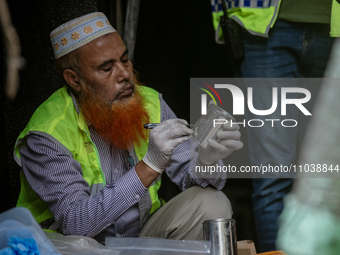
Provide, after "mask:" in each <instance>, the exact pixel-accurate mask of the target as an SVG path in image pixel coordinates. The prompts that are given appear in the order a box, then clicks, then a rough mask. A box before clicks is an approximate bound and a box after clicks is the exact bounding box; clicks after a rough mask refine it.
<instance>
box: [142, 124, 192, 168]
mask: <svg viewBox="0 0 340 255" xmlns="http://www.w3.org/2000/svg"><path fill="white" fill-rule="evenodd" d="M187 124H188V122H186V121H185V120H182V119H169V120H166V121H164V122H161V123H160V124H158V125H157V126H156V127H155V128H154V129H152V130H151V131H150V134H149V146H148V150H147V152H146V155H145V156H144V158H143V161H144V163H145V164H147V165H148V166H149V167H151V168H152V169H153V170H155V171H156V172H158V173H162V172H163V171H164V169H165V168H166V167H167V166H168V164H169V163H170V160H171V157H172V152H173V150H174V149H175V147H176V146H177V145H179V144H180V143H182V142H185V141H186V140H188V139H189V138H190V135H191V134H192V132H193V131H192V130H191V129H189V128H188V127H187Z"/></svg>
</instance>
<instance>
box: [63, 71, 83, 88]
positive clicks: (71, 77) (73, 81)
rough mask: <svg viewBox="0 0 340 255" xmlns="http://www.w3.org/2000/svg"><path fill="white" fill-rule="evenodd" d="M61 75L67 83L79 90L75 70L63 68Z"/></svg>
mask: <svg viewBox="0 0 340 255" xmlns="http://www.w3.org/2000/svg"><path fill="white" fill-rule="evenodd" d="M63 76H64V79H65V81H66V82H67V83H68V85H70V86H71V87H72V88H73V89H74V90H75V91H80V89H81V88H80V84H79V76H78V74H77V73H76V72H75V71H73V70H71V69H65V70H64V72H63Z"/></svg>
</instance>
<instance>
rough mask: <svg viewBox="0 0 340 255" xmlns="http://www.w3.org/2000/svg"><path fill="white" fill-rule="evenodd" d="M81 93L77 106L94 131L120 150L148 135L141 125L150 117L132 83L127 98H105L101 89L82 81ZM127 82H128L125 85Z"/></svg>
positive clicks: (136, 87)
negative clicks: (130, 91) (132, 87)
mask: <svg viewBox="0 0 340 255" xmlns="http://www.w3.org/2000/svg"><path fill="white" fill-rule="evenodd" d="M81 83H82V92H81V94H80V95H79V96H78V101H79V105H80V108H81V110H82V112H83V114H84V116H85V118H86V120H88V121H89V122H91V124H92V125H93V126H94V128H95V129H96V131H97V133H98V134H99V135H100V136H101V137H102V138H104V139H105V140H106V141H107V142H108V143H109V144H111V145H115V146H116V147H118V148H120V149H129V148H131V146H132V145H133V144H134V142H136V143H137V144H139V143H140V140H141V139H145V138H146V136H147V132H146V130H145V129H144V128H143V125H144V124H145V123H148V122H149V116H148V114H147V112H146V110H145V107H144V104H143V98H142V96H141V95H140V93H139V91H138V85H135V87H134V88H135V89H134V94H133V96H129V97H128V98H120V99H117V98H116V99H114V100H113V101H111V100H107V99H105V96H106V95H103V92H100V91H97V90H95V89H94V86H91V85H90V84H87V83H86V82H84V81H82V82H81ZM128 83H129V82H127V84H128Z"/></svg>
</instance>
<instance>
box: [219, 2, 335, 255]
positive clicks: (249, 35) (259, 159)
mask: <svg viewBox="0 0 340 255" xmlns="http://www.w3.org/2000/svg"><path fill="white" fill-rule="evenodd" d="M339 6H340V5H339V3H338V2H337V1H335V0H333V1H332V0H327V1H321V0H313V1H310V0H308V1H307V0H301V1H294V0H275V1H262V0H259V1H229V0H228V1H227V7H228V13H229V17H230V18H232V19H234V20H235V21H236V22H237V23H238V24H239V25H240V26H241V27H242V37H243V43H244V52H245V54H244V58H243V59H242V60H241V61H240V63H239V65H235V70H234V71H235V76H236V77H244V78H317V77H323V75H324V72H325V68H326V65H327V62H328V59H329V56H330V52H331V48H332V45H333V41H334V38H333V37H336V36H340V18H339V17H340V7H339ZM212 11H213V23H214V27H215V29H216V38H221V35H222V31H221V30H220V29H219V28H220V24H219V21H220V16H221V15H223V11H222V5H221V2H220V1H212ZM272 80H273V81H275V79H272ZM281 86H285V87H286V86H287V83H281V85H280V83H276V82H274V84H272V85H268V84H266V85H263V86H257V87H254V88H253V98H254V101H256V105H254V107H255V108H256V109H260V110H264V109H269V108H270V107H271V103H272V88H273V87H278V91H280V89H281ZM288 86H291V87H297V86H299V85H297V84H296V83H294V82H292V83H291V84H289V85H288ZM247 87H252V85H251V84H249V85H247V84H246V85H245V87H244V89H245V90H247ZM309 89H310V90H311V91H310V92H311V94H312V96H313V97H312V99H311V100H310V102H309V103H310V107H312V105H313V102H314V100H315V96H316V95H317V93H318V87H317V86H314V87H313V88H309ZM245 93H246V92H245ZM279 96H280V95H279ZM245 115H246V119H262V120H263V121H265V119H266V118H268V117H269V118H270V119H282V116H281V112H280V111H275V112H274V113H273V114H271V115H270V116H259V115H254V114H253V113H251V112H249V111H246V113H245ZM286 118H287V119H295V120H298V122H299V126H298V128H294V129H289V130H288V129H287V128H284V127H282V126H281V125H276V126H275V127H274V128H273V127H271V126H270V125H269V126H266V127H261V128H251V127H249V126H247V135H248V146H249V154H250V164H251V165H258V166H259V165H268V164H270V165H272V166H280V165H283V166H289V165H291V164H293V165H294V164H296V159H297V155H298V151H299V148H300V146H301V143H302V140H303V137H304V133H305V130H306V126H307V123H308V120H307V119H306V118H305V117H304V116H303V117H301V114H300V113H299V110H298V109H293V110H291V111H289V112H287V115H286V116H285V119H286ZM292 184H293V179H292V178H280V176H276V177H275V176H272V178H254V179H253V195H252V199H253V210H254V218H255V225H256V232H257V236H258V244H259V251H260V252H265V251H272V250H276V236H277V231H278V218H279V216H280V214H281V211H282V209H283V198H284V197H285V195H286V194H287V193H289V192H290V190H291V187H292Z"/></svg>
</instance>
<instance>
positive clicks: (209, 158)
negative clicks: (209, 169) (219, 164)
mask: <svg viewBox="0 0 340 255" xmlns="http://www.w3.org/2000/svg"><path fill="white" fill-rule="evenodd" d="M239 129H240V127H239V125H237V124H233V125H232V126H231V125H230V122H228V123H227V124H224V125H223V128H222V129H220V130H219V131H217V139H216V140H212V139H209V140H208V144H209V146H210V148H207V149H204V148H203V147H199V149H198V153H199V157H200V160H201V163H203V164H205V165H211V164H212V163H214V162H216V161H217V160H220V159H224V158H225V157H227V156H229V155H230V154H231V153H232V152H233V151H235V150H239V149H241V148H242V147H243V143H242V142H241V141H240V138H241V133H240V131H238V130H239Z"/></svg>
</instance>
